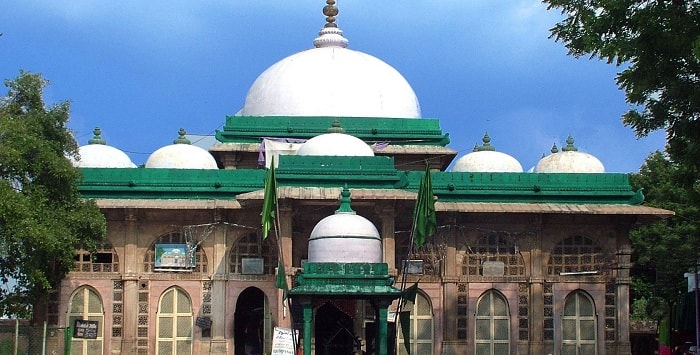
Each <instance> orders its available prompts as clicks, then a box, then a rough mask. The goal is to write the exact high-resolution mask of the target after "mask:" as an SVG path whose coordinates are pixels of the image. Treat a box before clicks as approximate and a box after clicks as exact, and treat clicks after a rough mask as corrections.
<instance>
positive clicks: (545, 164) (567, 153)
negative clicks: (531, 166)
mask: <svg viewBox="0 0 700 355" xmlns="http://www.w3.org/2000/svg"><path fill="white" fill-rule="evenodd" d="M566 142H567V146H566V147H564V148H562V151H561V152H559V151H558V149H557V147H556V145H554V147H552V154H550V155H548V156H546V157H543V158H542V159H540V161H539V162H538V163H537V165H536V166H535V172H536V173H604V172H605V167H604V166H603V163H601V162H600V160H598V158H596V157H594V156H592V155H590V154H587V153H583V152H579V151H577V148H576V147H574V140H573V138H571V136H569V138H567V140H566Z"/></svg>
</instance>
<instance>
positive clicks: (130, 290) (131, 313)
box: [121, 208, 140, 354]
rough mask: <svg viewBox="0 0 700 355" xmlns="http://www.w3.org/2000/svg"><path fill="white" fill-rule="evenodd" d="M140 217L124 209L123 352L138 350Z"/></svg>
mask: <svg viewBox="0 0 700 355" xmlns="http://www.w3.org/2000/svg"><path fill="white" fill-rule="evenodd" d="M137 243H138V219H137V217H136V211H135V210H134V209H131V208H127V209H126V210H125V211H124V254H123V257H124V264H123V265H124V266H123V270H124V274H123V275H122V282H123V287H124V294H123V295H122V297H123V300H122V310H123V315H124V319H123V322H124V323H123V324H122V344H121V351H122V353H125V354H126V353H131V352H136V336H137V331H138V319H137V318H138V309H139V307H138V305H139V285H138V276H137V275H138V273H137V270H138V268H139V265H140V263H139V262H138V260H137V258H136V255H138V245H137Z"/></svg>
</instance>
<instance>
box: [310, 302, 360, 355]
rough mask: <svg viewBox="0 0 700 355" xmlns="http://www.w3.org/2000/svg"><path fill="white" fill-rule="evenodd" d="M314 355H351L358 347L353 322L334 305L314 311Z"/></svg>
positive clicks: (327, 305) (326, 305) (325, 305)
mask: <svg viewBox="0 0 700 355" xmlns="http://www.w3.org/2000/svg"><path fill="white" fill-rule="evenodd" d="M315 320H316V325H315V327H314V330H315V332H314V333H315V338H316V354H318V355H335V354H353V353H354V351H355V350H356V349H358V348H359V347H360V344H359V340H358V339H357V338H356V336H355V331H354V329H353V320H352V318H351V317H350V316H349V315H347V314H346V313H345V312H343V311H341V310H339V309H338V308H337V307H336V306H335V305H333V304H331V303H326V304H324V305H323V306H321V307H320V308H319V309H318V310H317V311H316V317H315Z"/></svg>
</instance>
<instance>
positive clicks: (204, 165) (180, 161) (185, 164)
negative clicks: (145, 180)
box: [146, 129, 218, 169]
mask: <svg viewBox="0 0 700 355" xmlns="http://www.w3.org/2000/svg"><path fill="white" fill-rule="evenodd" d="M185 134H186V132H185V130H184V129H180V138H178V139H176V140H175V141H174V142H173V144H171V145H168V146H165V147H162V148H160V149H158V150H156V151H155V152H153V153H152V154H151V155H150V156H149V157H148V160H146V167H147V168H166V169H218V166H217V165H216V160H214V157H213V156H212V155H211V154H209V152H207V151H206V150H205V149H203V148H200V147H197V146H194V145H190V144H189V140H187V139H185V138H184V137H185Z"/></svg>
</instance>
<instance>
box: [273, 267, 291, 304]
mask: <svg viewBox="0 0 700 355" xmlns="http://www.w3.org/2000/svg"><path fill="white" fill-rule="evenodd" d="M275 287H277V288H278V289H280V290H282V291H284V292H283V293H282V299H283V300H286V299H287V291H289V287H288V286H287V275H286V274H285V272H284V265H282V261H279V262H278V263H277V279H276V280H275Z"/></svg>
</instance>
